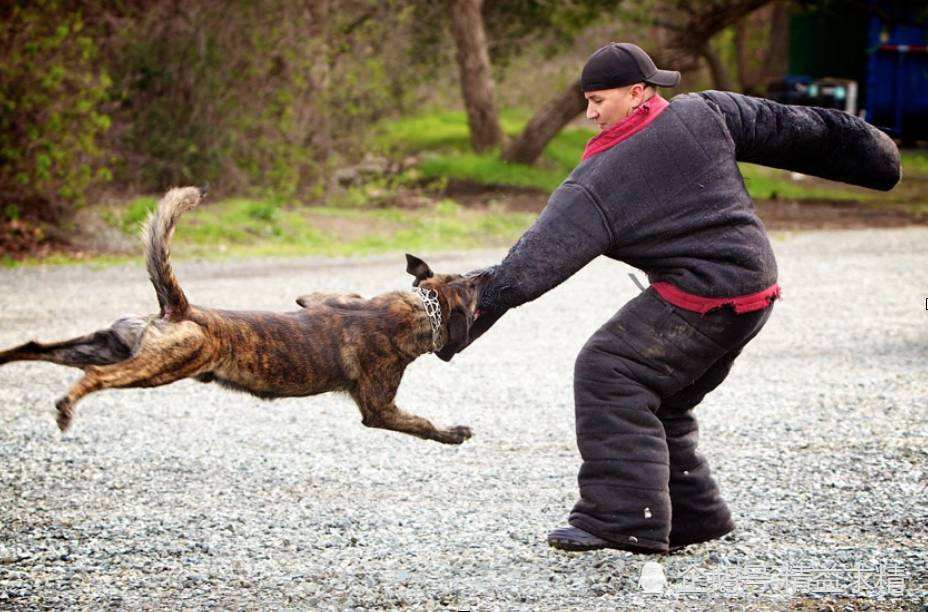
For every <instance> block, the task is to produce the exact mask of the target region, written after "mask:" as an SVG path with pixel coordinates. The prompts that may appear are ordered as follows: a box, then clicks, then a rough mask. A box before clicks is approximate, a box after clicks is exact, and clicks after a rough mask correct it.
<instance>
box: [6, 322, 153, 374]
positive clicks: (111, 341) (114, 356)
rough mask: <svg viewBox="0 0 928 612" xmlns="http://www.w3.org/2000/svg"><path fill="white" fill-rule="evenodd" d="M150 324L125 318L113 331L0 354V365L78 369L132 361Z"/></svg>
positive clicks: (26, 345)
mask: <svg viewBox="0 0 928 612" xmlns="http://www.w3.org/2000/svg"><path fill="white" fill-rule="evenodd" d="M146 324H147V321H146V320H145V319H141V318H125V319H120V320H119V321H116V323H114V324H113V326H112V327H109V328H107V329H101V330H99V331H95V332H93V333H92V334H87V335H86V336H79V337H77V338H71V339H70V340H63V341H60V342H48V343H43V342H36V341H31V342H26V343H25V344H20V345H19V346H15V347H13V348H11V349H9V350H6V351H0V365H2V364H5V363H9V362H11V361H49V362H51V363H57V364H60V365H65V366H72V367H75V368H85V367H87V366H91V365H109V364H113V363H118V362H120V361H123V360H124V359H128V358H129V356H130V355H131V354H132V349H133V347H134V346H135V344H136V342H137V340H138V338H139V336H141V334H142V331H143V330H144V328H145V325H146Z"/></svg>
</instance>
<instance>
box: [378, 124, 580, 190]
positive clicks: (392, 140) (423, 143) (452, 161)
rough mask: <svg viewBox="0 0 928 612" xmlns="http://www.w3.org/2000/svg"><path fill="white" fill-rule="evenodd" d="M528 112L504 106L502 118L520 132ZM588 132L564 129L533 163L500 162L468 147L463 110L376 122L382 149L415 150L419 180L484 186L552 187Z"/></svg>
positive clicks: (572, 163) (511, 130) (507, 128)
mask: <svg viewBox="0 0 928 612" xmlns="http://www.w3.org/2000/svg"><path fill="white" fill-rule="evenodd" d="M526 120H527V115H526V114H525V113H522V112H518V111H514V110H504V111H503V112H502V113H501V118H500V122H501V123H502V126H503V130H504V131H505V132H506V133H507V134H509V135H510V136H512V135H515V134H518V133H519V131H520V130H521V129H522V127H523V125H524V124H525V121H526ZM593 134H594V132H593V131H592V130H588V129H584V128H569V129H566V130H562V131H561V132H560V133H559V134H558V135H557V136H555V137H554V139H553V140H552V141H551V142H550V143H548V146H547V148H546V149H545V151H544V153H543V154H542V159H541V162H540V163H539V164H537V165H534V166H526V165H522V164H511V163H508V162H504V161H503V160H502V159H500V157H499V153H498V152H491V153H485V154H477V153H473V152H471V150H470V139H469V137H468V131H467V117H466V116H465V114H464V113H463V112H438V113H431V114H420V115H417V116H415V117H406V118H401V119H396V120H388V121H384V122H382V123H381V124H380V125H378V129H377V137H376V138H375V143H377V144H378V146H379V147H381V148H382V150H383V151H385V152H388V153H389V152H391V151H392V152H395V153H396V152H398V153H400V154H409V153H419V154H420V155H421V157H422V161H421V162H420V163H419V164H418V166H417V167H416V168H415V170H414V172H415V173H416V175H417V176H418V178H424V179H433V180H444V179H460V180H466V181H471V182H475V183H480V184H485V185H502V186H513V187H534V188H538V189H541V190H544V191H552V190H554V189H555V188H556V187H557V186H558V185H560V183H561V182H562V181H563V180H564V178H566V177H567V175H568V174H570V172H571V170H573V169H574V167H575V166H576V165H577V163H579V161H580V155H581V153H582V152H583V147H584V145H585V144H586V142H587V140H589V139H590V138H591V137H592V136H593Z"/></svg>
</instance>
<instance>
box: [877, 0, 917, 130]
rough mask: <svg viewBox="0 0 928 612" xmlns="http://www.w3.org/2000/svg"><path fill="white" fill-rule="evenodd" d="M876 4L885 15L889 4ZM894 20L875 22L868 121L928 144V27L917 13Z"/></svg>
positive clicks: (907, 14) (900, 16) (906, 14)
mask: <svg viewBox="0 0 928 612" xmlns="http://www.w3.org/2000/svg"><path fill="white" fill-rule="evenodd" d="M874 4H878V5H880V6H881V8H883V9H884V11H885V9H886V8H887V6H886V5H887V4H889V3H874ZM890 6H892V5H890ZM903 10H904V9H903ZM876 14H878V13H876ZM893 17H894V19H893V21H892V22H891V23H890V22H884V21H883V20H881V19H880V18H879V17H877V16H873V17H871V18H870V27H869V32H868V54H869V60H868V70H867V121H868V122H870V123H872V124H873V125H876V126H878V127H880V128H883V129H885V130H886V131H887V132H889V133H890V134H892V135H893V136H896V137H897V138H902V139H904V140H919V139H928V24H925V22H924V21H923V20H922V21H921V23H917V21H916V20H917V16H916V15H915V13H914V10H912V11H911V12H909V13H904V12H903V13H902V14H897V15H894V16H893Z"/></svg>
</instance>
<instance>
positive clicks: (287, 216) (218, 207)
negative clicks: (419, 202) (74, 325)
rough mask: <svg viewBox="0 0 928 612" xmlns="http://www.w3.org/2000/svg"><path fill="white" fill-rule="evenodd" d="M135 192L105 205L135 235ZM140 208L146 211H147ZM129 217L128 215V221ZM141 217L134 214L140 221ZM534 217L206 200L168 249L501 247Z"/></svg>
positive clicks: (452, 209)
mask: <svg viewBox="0 0 928 612" xmlns="http://www.w3.org/2000/svg"><path fill="white" fill-rule="evenodd" d="M143 200H147V199H146V198H137V199H136V200H133V201H132V202H131V203H130V205H129V206H127V207H126V208H124V209H122V213H121V214H120V213H119V211H118V210H117V211H115V212H114V211H113V210H112V209H110V211H109V214H110V215H112V216H113V218H112V221H113V222H114V223H115V224H117V227H125V228H126V232H127V234H129V235H133V236H134V235H135V234H136V227H135V225H136V221H135V220H136V217H138V209H139V208H140V207H141V205H135V203H136V202H138V201H143ZM146 214H147V213H146ZM130 215H131V220H130ZM144 218H145V216H144V215H142V216H141V219H142V220H144ZM534 219H535V215H534V214H532V213H525V212H510V211H507V210H505V209H504V208H503V207H501V206H491V207H490V208H488V209H473V208H467V207H463V206H460V205H459V204H458V203H457V202H455V201H454V200H451V199H445V200H441V201H439V202H436V203H434V204H433V205H430V206H424V207H422V208H417V209H401V208H382V209H381V208H368V209H363V208H343V207H338V206H324V207H305V206H286V205H284V204H283V203H281V202H280V201H276V200H254V199H246V198H233V199H229V200H223V201H219V202H210V203H205V204H203V205H201V206H199V207H197V208H195V209H193V210H191V211H189V212H188V213H186V214H185V215H184V216H183V217H182V218H181V220H180V222H179V223H178V226H177V231H176V233H175V236H174V239H173V243H172V245H173V249H172V251H173V252H174V254H175V255H176V256H177V257H178V258H191V257H195V258H205V259H224V258H229V257H243V258H244V257H259V256H260V257H297V256H324V257H353V256H365V255H374V254H381V253H391V252H395V253H403V252H407V251H427V252H429V251H430V252H436V251H448V250H464V249H472V248H490V247H500V246H507V245H510V244H512V243H513V242H515V240H516V239H518V237H519V236H520V235H521V234H522V232H523V231H525V229H526V228H527V227H528V226H529V225H530V224H531V223H532V221H533V220H534ZM138 253H139V254H138V255H101V256H96V257H92V258H87V257H73V256H69V255H67V254H55V255H52V256H50V257H46V258H44V259H42V260H38V259H35V258H33V259H26V260H23V261H17V260H13V259H12V258H5V259H2V260H0V265H2V266H4V267H14V266H20V265H29V264H36V263H42V264H51V265H56V264H75V263H77V264H90V265H93V266H106V265H113V264H119V263H125V262H127V261H141V259H140V253H141V241H139V242H138Z"/></svg>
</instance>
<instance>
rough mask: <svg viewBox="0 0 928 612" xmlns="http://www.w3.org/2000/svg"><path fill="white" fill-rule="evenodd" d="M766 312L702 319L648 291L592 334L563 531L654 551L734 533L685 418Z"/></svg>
mask: <svg viewBox="0 0 928 612" xmlns="http://www.w3.org/2000/svg"><path fill="white" fill-rule="evenodd" d="M772 309H773V306H772V304H771V305H768V306H767V307H766V308H765V309H763V310H758V311H753V312H749V313H743V314H736V313H735V312H734V310H733V309H732V308H731V307H723V308H720V309H716V310H713V311H710V312H708V313H706V314H704V315H700V314H699V313H695V312H691V311H687V310H683V309H681V308H677V307H676V306H673V305H672V304H670V303H668V302H666V301H664V300H663V298H661V297H660V296H659V295H658V294H657V292H656V291H655V290H654V289H653V288H650V287H649V288H648V289H646V290H645V291H643V292H641V294H639V295H638V296H636V297H635V298H633V299H632V300H631V301H629V302H628V303H627V304H626V305H625V306H624V307H622V309H621V310H619V312H618V313H616V314H615V315H614V316H613V317H612V318H611V319H610V320H609V321H608V322H606V324H605V325H603V326H602V327H601V328H599V330H597V331H596V333H594V334H593V336H592V337H591V338H590V339H589V340H588V341H587V343H586V344H585V345H584V347H583V349H582V350H581V351H580V354H579V355H578V356H577V361H576V366H575V370H574V399H575V405H576V427H577V446H578V447H579V450H580V456H581V458H582V460H583V463H582V465H581V467H580V473H579V476H578V481H579V485H580V500H579V501H578V502H577V504H576V505H575V506H574V508H573V511H572V512H571V514H570V518H569V522H570V524H571V525H573V526H574V527H578V528H580V529H583V530H584V531H587V532H589V533H592V534H594V535H597V536H599V537H601V538H604V539H606V540H611V541H613V542H619V543H624V544H628V545H631V546H634V547H638V548H644V549H648V550H653V551H666V550H667V549H668V547H669V546H670V545H681V544H690V543H693V542H700V541H704V540H709V539H713V538H716V537H720V536H722V535H724V534H725V533H728V532H729V531H731V530H732V529H734V524H733V522H732V519H731V513H730V512H729V510H728V507H727V506H726V504H725V502H724V501H723V500H722V497H721V494H720V492H719V488H718V485H717V484H716V482H715V481H714V480H713V478H712V475H711V473H710V470H709V464H708V463H707V461H706V459H705V457H703V456H702V455H701V454H700V453H699V452H697V450H696V446H697V442H698V425H697V422H696V417H695V416H694V414H693V409H694V408H695V407H696V405H697V404H699V403H700V402H701V401H702V399H703V397H705V395H706V394H707V393H709V392H710V391H712V390H713V389H714V388H715V387H717V386H718V385H719V384H720V383H721V382H722V381H723V380H724V379H725V377H726V376H727V375H728V373H729V371H730V370H731V367H732V363H733V362H734V360H735V358H736V357H737V356H738V355H739V354H740V353H741V350H742V349H743V348H744V346H745V345H746V344H747V343H748V342H749V341H750V340H751V339H752V338H754V336H756V335H757V333H758V332H759V331H760V330H761V328H762V327H763V326H764V324H765V323H766V322H767V319H768V318H769V317H770V313H771V311H772Z"/></svg>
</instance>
